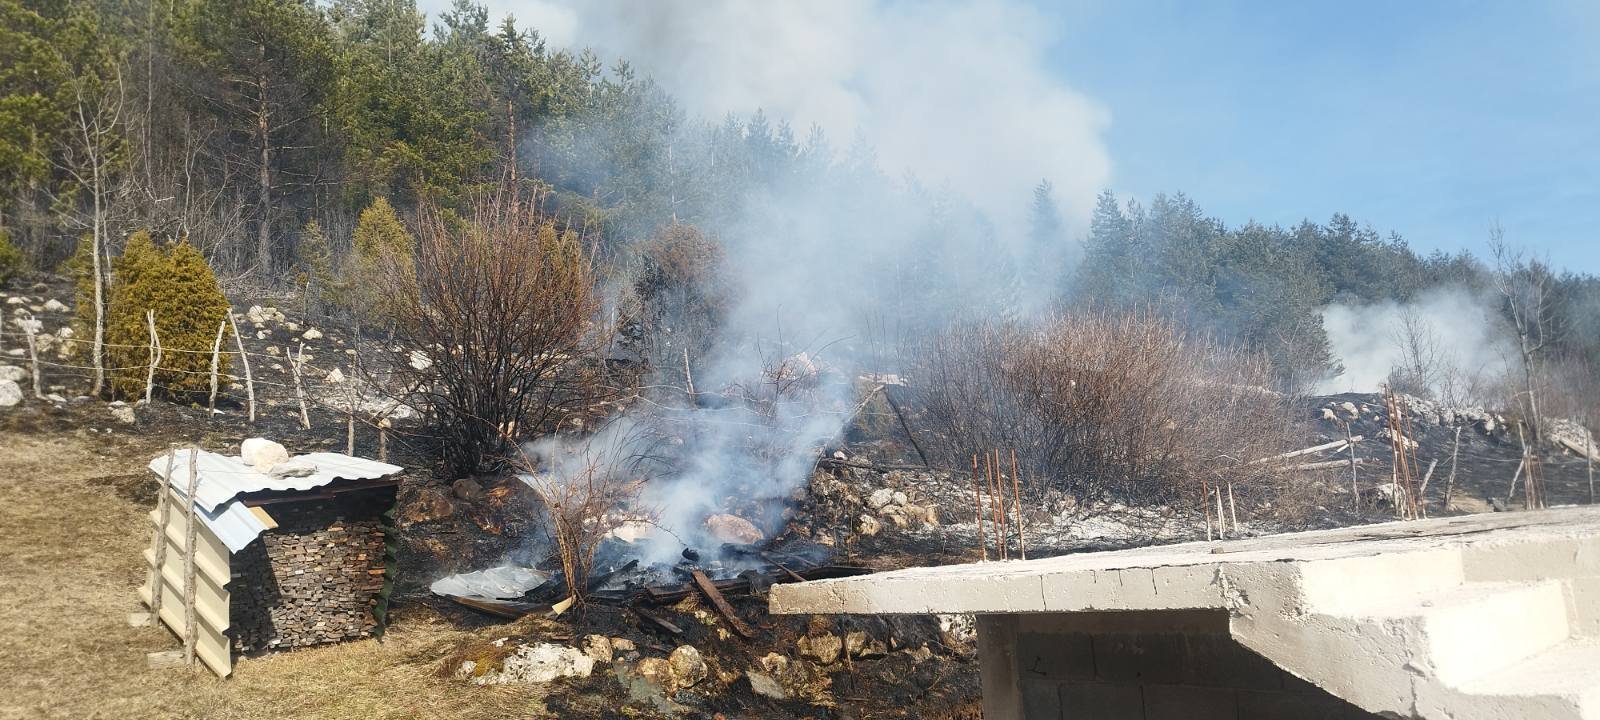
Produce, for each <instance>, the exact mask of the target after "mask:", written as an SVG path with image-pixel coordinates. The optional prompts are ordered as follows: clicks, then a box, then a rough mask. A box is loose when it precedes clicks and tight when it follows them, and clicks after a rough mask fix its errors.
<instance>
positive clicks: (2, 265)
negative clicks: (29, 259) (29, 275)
mask: <svg viewBox="0 0 1600 720" xmlns="http://www.w3.org/2000/svg"><path fill="white" fill-rule="evenodd" d="M26 264H27V263H26V262H25V260H24V258H23V257H22V251H21V250H18V249H17V248H16V246H14V245H12V244H11V235H10V233H7V232H6V231H5V230H4V229H0V286H4V285H5V284H6V281H8V280H10V279H11V278H13V277H16V276H17V275H18V274H20V273H21V272H22V271H23V270H24V269H25V266H26Z"/></svg>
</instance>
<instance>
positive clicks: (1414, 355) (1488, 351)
mask: <svg viewBox="0 0 1600 720" xmlns="http://www.w3.org/2000/svg"><path fill="white" fill-rule="evenodd" d="M1322 324H1323V327H1325V328H1326V329H1327V332H1328V341H1329V344H1330V345H1331V349H1332V351H1333V355H1334V357H1335V358H1336V359H1337V360H1338V361H1339V362H1341V363H1342V364H1343V365H1344V374H1342V375H1340V376H1339V377H1336V378H1330V379H1328V380H1325V381H1323V382H1322V383H1321V384H1320V385H1319V386H1318V387H1317V389H1316V390H1317V392H1319V393H1340V392H1377V391H1378V390H1379V389H1380V388H1381V387H1382V386H1383V384H1384V383H1386V382H1389V380H1390V379H1391V376H1392V375H1393V374H1394V373H1395V371H1396V369H1402V370H1403V369H1405V368H1406V367H1407V366H1418V365H1420V366H1421V367H1423V368H1424V369H1425V370H1427V371H1429V372H1424V373H1423V374H1424V375H1425V376H1426V377H1424V378H1422V379H1421V380H1422V384H1423V385H1425V386H1426V387H1427V388H1428V390H1429V391H1430V392H1431V394H1432V395H1433V396H1434V397H1437V398H1439V399H1441V400H1446V401H1448V402H1451V403H1454V404H1479V403H1483V402H1486V401H1490V400H1491V399H1492V398H1489V397H1485V393H1486V392H1489V391H1490V389H1491V388H1492V387H1493V386H1494V384H1495V383H1496V382H1498V381H1499V380H1500V379H1501V378H1503V377H1504V376H1505V373H1506V371H1507V370H1508V369H1509V368H1510V367H1511V364H1512V363H1513V358H1514V357H1515V348H1514V347H1513V346H1512V345H1511V340H1510V338H1509V337H1507V336H1506V334H1505V332H1504V331H1503V330H1502V329H1501V325H1500V323H1499V316H1498V313H1497V312H1496V310H1495V306H1494V299H1493V298H1491V297H1488V296H1485V295H1483V294H1481V293H1474V292H1472V291H1471V290H1468V289H1465V288H1461V287H1444V288H1436V289H1432V290H1428V291H1427V292H1424V293H1422V294H1421V295H1420V296H1418V297H1417V298H1416V299H1414V300H1412V301H1411V302H1409V303H1396V302H1392V301H1391V302H1381V303H1373V304H1367V305H1345V304H1336V305H1329V306H1328V307H1327V308H1324V309H1323V311H1322Z"/></svg>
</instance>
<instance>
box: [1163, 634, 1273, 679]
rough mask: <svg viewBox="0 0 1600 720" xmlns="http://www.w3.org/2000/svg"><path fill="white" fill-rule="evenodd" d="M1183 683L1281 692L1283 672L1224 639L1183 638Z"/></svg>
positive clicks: (1187, 636) (1229, 638)
mask: <svg viewBox="0 0 1600 720" xmlns="http://www.w3.org/2000/svg"><path fill="white" fill-rule="evenodd" d="M1184 651H1185V657H1184V668H1183V669H1184V679H1183V681H1184V683H1185V684H1189V685H1203V686H1207V687H1227V688H1241V689H1247V690H1281V689H1282V688H1283V674H1284V673H1283V671H1282V670H1279V669H1278V666H1276V665H1273V664H1272V662H1271V661H1269V660H1267V659H1266V658H1264V657H1261V656H1260V655H1257V654H1255V653H1253V652H1250V650H1249V649H1247V648H1245V647H1244V646H1243V645H1240V644H1239V643H1237V642H1235V641H1234V640H1233V638H1232V637H1229V636H1227V635H1185V636H1184Z"/></svg>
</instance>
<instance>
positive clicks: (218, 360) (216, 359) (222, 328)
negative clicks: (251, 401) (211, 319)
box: [206, 320, 228, 410]
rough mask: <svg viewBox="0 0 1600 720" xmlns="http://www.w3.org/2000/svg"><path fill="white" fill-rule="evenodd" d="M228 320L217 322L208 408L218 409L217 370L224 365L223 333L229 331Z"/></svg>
mask: <svg viewBox="0 0 1600 720" xmlns="http://www.w3.org/2000/svg"><path fill="white" fill-rule="evenodd" d="M227 330H228V321H227V320H223V321H222V322H220V323H217V339H216V340H215V341H214V342H212V343H211V397H210V398H209V399H208V400H207V401H206V409H208V410H216V409H217V371H218V370H219V369H220V368H221V367H222V333H224V332H227Z"/></svg>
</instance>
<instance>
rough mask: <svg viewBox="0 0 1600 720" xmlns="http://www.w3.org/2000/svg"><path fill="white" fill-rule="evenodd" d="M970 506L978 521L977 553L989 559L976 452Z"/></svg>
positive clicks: (973, 456) (973, 461)
mask: <svg viewBox="0 0 1600 720" xmlns="http://www.w3.org/2000/svg"><path fill="white" fill-rule="evenodd" d="M972 506H973V509H974V510H976V512H975V513H974V516H975V517H976V518H977V522H978V554H979V556H980V557H981V558H982V559H984V560H988V559H989V539H988V538H987V537H984V534H983V490H982V486H981V485H980V484H979V481H978V454H977V453H973V454H972Z"/></svg>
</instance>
